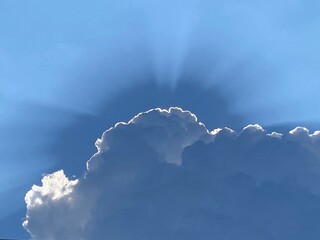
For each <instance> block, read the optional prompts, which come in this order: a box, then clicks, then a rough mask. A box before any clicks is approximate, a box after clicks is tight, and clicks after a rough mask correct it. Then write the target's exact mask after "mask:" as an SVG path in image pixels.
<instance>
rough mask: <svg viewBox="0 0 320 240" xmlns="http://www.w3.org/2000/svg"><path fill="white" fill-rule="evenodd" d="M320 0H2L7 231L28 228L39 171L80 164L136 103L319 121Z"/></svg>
mask: <svg viewBox="0 0 320 240" xmlns="http://www.w3.org/2000/svg"><path fill="white" fill-rule="evenodd" d="M319 8H320V3H319V2H318V1H314V0H308V1H302V0H294V1H289V0H285V1H281V2H279V1H273V0H272V1H268V2H256V1H235V0H229V1H220V0H219V1H218V0H217V1H216V0H215V1H207V0H202V1H201V0H200V1H194V0H187V1H178V0H174V1H166V0H165V1H157V2H156V1H147V0H140V1H91V2H90V3H88V2H85V1H79V2H77V3H76V4H75V3H74V2H72V1H54V2H43V1H35V0H31V1H7V0H3V1H1V2H0V11H1V14H0V106H1V107H0V132H1V135H0V152H1V160H0V161H1V166H2V167H1V168H0V176H1V177H0V199H3V200H1V202H3V204H2V206H1V207H0V213H1V214H0V223H1V224H0V233H1V235H0V237H17V238H27V237H28V235H27V233H26V232H25V231H24V230H23V229H22V227H21V222H22V220H21V219H22V218H23V217H24V216H25V203H24V196H25V193H26V192H27V191H28V190H29V189H30V187H31V186H32V184H39V183H40V179H41V174H43V173H51V172H53V171H56V170H59V169H65V172H66V174H67V175H68V176H72V175H76V176H80V175H82V174H83V171H84V169H85V165H84V164H85V162H86V161H87V160H88V159H89V158H90V157H91V156H92V154H93V153H94V152H95V151H96V149H95V146H94V142H95V140H96V138H98V137H100V136H101V134H102V132H103V131H105V130H106V129H108V128H109V127H111V126H113V125H114V124H115V123H116V122H118V121H128V120H129V119H131V118H132V116H134V115H135V114H137V113H139V112H142V111H146V110H148V109H151V108H155V107H163V108H168V107H170V106H180V107H182V108H184V109H188V110H190V111H191V112H193V113H195V114H196V115H197V116H198V117H199V119H200V120H201V121H203V122H204V123H205V124H206V126H207V128H208V129H214V128H217V127H226V126H228V127H232V128H234V129H236V130H238V131H241V129H242V128H243V127H244V126H246V125H247V124H250V123H259V124H261V125H262V126H264V127H265V128H266V129H270V130H272V131H273V130H282V131H288V130H290V129H292V128H293V127H295V126H297V125H304V126H306V127H308V128H309V129H310V130H312V131H313V130H316V129H317V128H319V120H320V110H319V108H318V102H319V101H320V99H319V98H320V95H319V94H318V89H319V87H320V82H319V80H318V78H319V73H320V68H319V62H320V59H319V58H320V47H319V44H318V42H319V41H320V39H319V38H320V32H319V27H320V19H319V18H320V16H319V14H318V13H319ZM75 148H76V149H79V150H77V151H74V149H75ZM2 234H3V235H4V236H2Z"/></svg>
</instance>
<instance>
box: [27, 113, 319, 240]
mask: <svg viewBox="0 0 320 240" xmlns="http://www.w3.org/2000/svg"><path fill="white" fill-rule="evenodd" d="M308 139H309V140H308ZM319 142H320V141H319V132H315V133H314V134H309V131H308V130H307V129H305V128H296V129H294V130H292V131H290V132H289V133H288V134H280V133H275V132H273V133H271V134H268V133H267V131H265V130H264V129H263V128H262V127H261V126H259V125H249V126H247V127H245V128H244V129H243V130H242V131H241V132H240V133H239V134H237V133H236V132H235V131H233V130H232V129H229V128H223V129H216V130H213V131H208V130H207V129H206V127H205V126H204V125H203V124H202V123H200V122H199V121H198V120H197V118H196V117H195V116H194V115H193V114H191V113H190V112H188V111H183V110H181V109H179V108H170V109H169V110H161V109H154V110H150V111H148V112H145V113H141V114H138V115H137V116H135V117H134V118H133V119H132V120H130V121H129V122H128V123H119V124H117V125H116V126H115V127H113V128H110V129H109V130H107V131H106V132H105V133H104V134H103V135H102V137H101V139H98V140H97V142H96V145H97V149H98V152H97V153H96V154H95V155H94V156H93V157H92V158H91V159H90V160H89V161H88V163H87V172H86V174H85V175H84V177H83V178H80V179H77V180H69V179H68V178H67V177H66V176H65V175H64V173H63V171H58V172H56V173H53V174H51V175H47V176H45V177H44V178H43V180H42V186H33V187H32V189H31V190H30V191H29V192H28V193H27V195H26V203H27V218H26V221H25V222H24V227H25V228H26V229H27V230H28V231H29V232H30V233H31V235H32V236H33V238H34V239H119V240H120V239H124V240H127V239H130V240H134V239H139V240H143V239H155V240H157V239H159V240H160V239H161V240H163V239H175V240H177V239H184V240H185V239H225V240H229V239H230V240H231V239H232V240H235V239H239V240H242V239H262V240H263V239H290V240H295V239H299V240H300V239H301V238H302V237H301V236H308V240H312V239H318V236H319V234H320V230H319V227H318V226H317V222H319V221H320V197H319V193H320V159H319V155H318V151H317V150H316V149H317V148H318V146H319Z"/></svg>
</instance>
